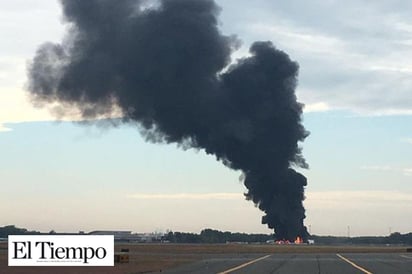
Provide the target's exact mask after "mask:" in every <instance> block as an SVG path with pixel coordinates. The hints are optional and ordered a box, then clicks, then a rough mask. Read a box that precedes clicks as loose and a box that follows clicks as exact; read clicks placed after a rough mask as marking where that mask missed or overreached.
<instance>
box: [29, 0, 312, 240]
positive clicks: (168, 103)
mask: <svg viewBox="0 0 412 274" xmlns="http://www.w3.org/2000/svg"><path fill="white" fill-rule="evenodd" d="M147 3H153V2H145V1H137V0H135V1H133V0H122V1H113V0H88V1H82V0H64V1H62V4H63V12H64V18H65V20H66V22H67V23H68V25H69V29H68V33H67V35H66V37H65V39H64V41H63V42H62V43H61V44H52V43H46V44H44V45H42V46H41V47H40V48H39V49H38V51H37V54H36V56H35V58H34V59H33V62H32V64H31V65H30V67H29V72H28V74H29V85H28V87H29V90H30V93H31V95H32V98H33V100H34V102H35V103H37V104H39V103H46V104H48V103H58V104H59V105H60V106H61V107H62V109H63V115H64V114H65V113H64V110H67V111H69V110H70V109H73V108H77V109H79V110H80V111H81V113H82V115H83V117H84V118H95V117H100V116H101V115H109V114H110V113H112V111H113V109H115V108H116V107H117V108H119V107H120V109H121V110H122V112H123V115H124V118H123V121H124V122H136V123H137V124H138V125H139V127H140V128H141V131H142V134H143V135H144V136H145V137H146V138H147V139H148V140H150V141H153V142H167V143H172V142H174V143H179V144H181V145H182V146H184V147H194V148H200V149H204V150H205V151H206V152H207V153H209V154H213V155H215V156H216V157H217V159H218V160H220V161H222V162H223V163H224V164H225V165H226V166H228V167H230V168H232V169H235V170H241V171H242V172H243V174H244V176H243V178H244V184H245V186H246V187H247V189H248V192H247V193H246V194H245V195H246V197H247V199H250V200H252V201H253V202H254V203H255V204H256V205H257V206H258V207H259V208H260V209H261V210H262V211H264V212H265V216H263V218H262V222H263V223H266V224H267V225H268V226H269V227H270V228H274V230H275V233H276V237H277V238H279V239H294V238H295V237H296V236H298V235H300V236H303V237H304V238H305V237H307V231H306V228H305V227H304V225H303V220H304V218H305V212H304V208H303V205H302V200H303V199H304V194H303V193H304V186H305V185H306V178H305V177H304V176H303V175H302V174H300V173H298V172H296V171H295V170H293V169H292V168H291V167H293V166H297V167H306V166H307V165H306V163H305V160H304V159H303V157H302V155H301V150H300V148H299V147H298V142H299V141H303V140H304V139H305V137H306V136H307V135H308V133H307V131H306V130H305V129H304V127H303V126H302V124H301V113H302V105H301V104H300V103H298V102H297V101H296V96H295V87H296V82H297V72H298V64H297V63H295V62H293V61H291V60H290V59H289V57H288V55H287V54H286V53H284V52H282V51H279V50H277V49H275V47H274V46H273V45H272V43H270V42H255V43H254V44H253V45H252V46H251V48H250V53H251V56H250V57H248V58H243V59H241V60H239V61H238V62H237V63H236V64H234V65H231V66H230V67H229V68H228V69H225V68H227V66H228V64H229V62H230V54H231V53H232V52H233V50H235V49H236V47H237V46H238V40H237V39H236V38H235V37H233V36H224V35H222V34H221V33H220V31H219V29H218V20H217V15H218V12H219V8H218V7H217V5H216V4H215V2H214V1H213V0H161V1H159V2H158V6H157V7H154V8H153V7H152V8H147Z"/></svg>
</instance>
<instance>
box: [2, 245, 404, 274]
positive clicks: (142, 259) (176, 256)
mask: <svg viewBox="0 0 412 274" xmlns="http://www.w3.org/2000/svg"><path fill="white" fill-rule="evenodd" d="M121 249H129V256H130V262H129V263H125V264H116V265H115V266H114V267H8V266H7V244H6V243H0V273H2V274H3V273H4V274H8V273H10V274H17V273H18V274H20V273H21V274H26V273H27V274H31V273H42V274H43V273H62V274H64V273H87V274H94V273H96V274H97V273H114V274H137V273H149V272H161V271H163V270H165V269H168V268H171V267H176V266H178V265H181V264H185V263H189V262H193V261H197V260H202V259H206V258H211V257H214V256H218V254H240V253H264V254H270V253H392V252H393V253H401V252H406V247H395V246H318V245H263V244H262V245H254V244H116V245H115V251H120V250H121Z"/></svg>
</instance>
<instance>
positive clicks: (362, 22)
mask: <svg viewBox="0 0 412 274" xmlns="http://www.w3.org/2000/svg"><path fill="white" fill-rule="evenodd" d="M406 2H407V1H400V2H399V3H398V4H397V5H392V6H390V5H387V4H384V3H378V2H374V3H372V4H368V5H366V4H365V5H359V2H358V1H345V3H344V4H343V3H342V4H341V3H338V2H336V1H333V2H330V1H313V2H311V3H310V4H305V3H303V4H302V2H301V1H295V0H291V1H287V2H279V3H276V4H273V3H272V4H270V3H261V4H260V5H259V6H258V7H256V5H255V6H254V7H253V9H252V10H253V12H249V13H248V12H246V13H241V14H239V15H237V16H236V15H233V14H232V15H231V16H230V18H231V20H232V21H235V22H236V25H237V29H240V28H241V27H242V29H243V31H244V33H245V34H244V35H242V37H245V36H246V37H251V38H250V40H259V39H261V40H272V41H274V43H275V45H276V46H277V47H279V48H281V49H283V50H285V51H286V52H288V53H289V54H290V56H291V58H292V59H294V60H297V61H298V62H299V64H300V78H299V87H298V90H299V91H300V92H299V100H300V101H301V102H303V103H305V104H306V105H308V106H309V105H315V104H318V103H319V102H323V103H324V104H326V105H327V106H328V110H336V109H339V110H348V111H351V112H354V113H356V114H359V115H362V116H364V115H365V116H387V115H412V107H411V106H412V92H411V90H412V66H411V65H410V63H409V61H408V60H410V59H411V58H412V52H411V51H410V45H411V44H412V39H411V34H412V19H411V18H410V16H407V15H406V14H405V10H408V9H407V8H406V7H410V6H411V5H410V4H407V3H406ZM231 3H232V4H234V3H233V2H231ZM222 4H223V3H222ZM237 4H238V5H241V6H243V7H245V6H248V5H250V6H251V5H252V4H249V3H248V2H247V1H243V0H240V1H237ZM405 8H406V9H405ZM244 10H247V9H246V8H244ZM388 10H390V12H388ZM227 13H229V12H227ZM223 14H225V10H223ZM256 14H258V16H256ZM256 18H259V19H258V20H257V19H256ZM308 109H309V108H308ZM315 109H316V108H315Z"/></svg>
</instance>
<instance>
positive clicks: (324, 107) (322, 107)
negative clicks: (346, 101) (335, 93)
mask: <svg viewBox="0 0 412 274" xmlns="http://www.w3.org/2000/svg"><path fill="white" fill-rule="evenodd" d="M330 109H331V107H330V106H329V105H328V104H327V103H325V102H319V103H314V104H307V105H305V107H304V108H303V111H304V112H324V111H328V110H330Z"/></svg>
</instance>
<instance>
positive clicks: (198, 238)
mask: <svg viewBox="0 0 412 274" xmlns="http://www.w3.org/2000/svg"><path fill="white" fill-rule="evenodd" d="M272 239H273V235H268V234H247V233H238V232H236V233H232V232H228V231H225V232H223V231H219V230H214V229H210V228H208V229H203V230H202V231H201V232H200V234H196V233H186V232H172V231H170V232H169V233H167V234H166V235H165V236H164V240H166V241H169V242H171V243H226V242H248V243H251V242H266V241H268V240H272Z"/></svg>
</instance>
